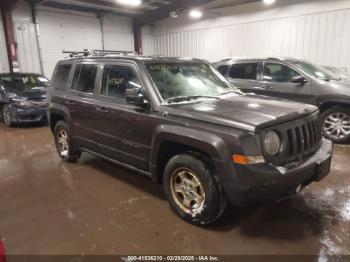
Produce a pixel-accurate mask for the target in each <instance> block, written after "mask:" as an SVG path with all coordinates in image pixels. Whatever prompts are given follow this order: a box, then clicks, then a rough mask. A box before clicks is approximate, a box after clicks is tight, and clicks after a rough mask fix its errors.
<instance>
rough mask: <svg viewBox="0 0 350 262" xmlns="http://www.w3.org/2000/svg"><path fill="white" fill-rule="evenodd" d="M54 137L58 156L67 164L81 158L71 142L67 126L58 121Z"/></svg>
mask: <svg viewBox="0 0 350 262" xmlns="http://www.w3.org/2000/svg"><path fill="white" fill-rule="evenodd" d="M54 135H55V145H56V149H57V152H58V154H59V156H60V157H61V158H62V159H63V160H64V161H67V162H75V161H77V160H78V159H79V158H80V156H81V152H80V151H79V149H78V148H77V147H76V145H75V143H74V141H73V138H72V134H71V131H70V129H69V127H68V125H67V124H66V123H65V122H63V121H59V122H58V123H57V124H56V126H55V131H54Z"/></svg>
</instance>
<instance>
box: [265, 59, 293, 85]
mask: <svg viewBox="0 0 350 262" xmlns="http://www.w3.org/2000/svg"><path fill="white" fill-rule="evenodd" d="M299 75H300V74H299V73H297V72H296V71H294V70H293V69H291V68H290V67H288V66H285V65H282V64H274V63H265V65H264V76H263V78H264V81H267V82H278V83H291V82H292V80H293V77H295V76H299Z"/></svg>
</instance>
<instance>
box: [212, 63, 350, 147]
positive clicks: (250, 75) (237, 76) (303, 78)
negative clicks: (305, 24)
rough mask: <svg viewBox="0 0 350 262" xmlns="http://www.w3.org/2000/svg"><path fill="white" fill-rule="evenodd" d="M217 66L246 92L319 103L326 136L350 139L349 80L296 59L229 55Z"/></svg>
mask: <svg viewBox="0 0 350 262" xmlns="http://www.w3.org/2000/svg"><path fill="white" fill-rule="evenodd" d="M214 65H215V67H216V68H217V69H218V70H219V71H220V72H221V73H222V74H223V75H224V76H226V77H227V78H228V79H229V80H230V82H232V83H233V84H234V85H235V86H236V87H238V88H239V89H240V90H241V91H243V92H245V93H256V94H260V95H266V96H272V97H276V98H281V99H288V100H294V101H298V102H303V103H308V104H312V105H316V106H318V107H319V109H320V112H321V120H322V127H323V128H322V129H323V134H324V136H326V137H327V138H329V139H331V140H332V141H333V142H336V143H347V142H349V141H350V81H346V80H344V79H343V78H342V77H340V76H339V75H337V74H335V73H333V72H331V71H329V70H327V69H326V68H324V67H321V66H318V65H315V64H313V63H310V62H308V61H305V60H299V59H295V58H228V59H224V60H221V61H219V62H217V63H214ZM306 135H307V134H306Z"/></svg>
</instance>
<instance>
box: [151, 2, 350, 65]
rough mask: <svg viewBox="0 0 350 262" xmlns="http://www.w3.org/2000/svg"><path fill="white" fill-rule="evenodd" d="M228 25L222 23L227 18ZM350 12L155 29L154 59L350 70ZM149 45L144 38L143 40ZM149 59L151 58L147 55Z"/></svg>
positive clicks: (325, 12)
mask: <svg viewBox="0 0 350 262" xmlns="http://www.w3.org/2000/svg"><path fill="white" fill-rule="evenodd" d="M226 20H227V18H226ZM349 28H350V9H342V10H331V11H324V12H319V13H310V14H305V15H298V16H290V15H289V16H287V17H279V18H276V19H271V18H268V19H264V20H260V21H253V22H246V23H237V18H235V23H233V24H226V25H218V26H215V27H210V25H209V22H207V27H203V28H198V26H193V24H191V23H189V24H188V25H187V26H184V25H183V24H182V25H181V27H179V31H176V26H174V27H173V28H169V29H168V28H167V27H165V26H158V29H157V26H156V29H155V30H154V32H153V46H154V48H153V49H152V48H148V50H147V51H149V50H150V52H151V51H153V53H154V54H156V55H167V56H192V57H199V58H205V59H208V60H209V61H217V60H220V59H223V58H226V57H232V56H239V57H240V56H287V57H298V58H304V59H308V60H312V61H314V62H316V63H318V64H322V65H332V66H338V67H347V68H348V70H350V50H349V46H350V33H349ZM147 41H149V39H148V40H147ZM147 54H151V53H147Z"/></svg>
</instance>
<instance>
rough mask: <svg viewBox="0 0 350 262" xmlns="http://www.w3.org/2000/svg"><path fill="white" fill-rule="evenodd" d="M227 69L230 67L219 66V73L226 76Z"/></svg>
mask: <svg viewBox="0 0 350 262" xmlns="http://www.w3.org/2000/svg"><path fill="white" fill-rule="evenodd" d="M227 69H228V65H222V66H219V67H218V71H219V72H220V73H221V74H222V75H225V74H226V71H227Z"/></svg>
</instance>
